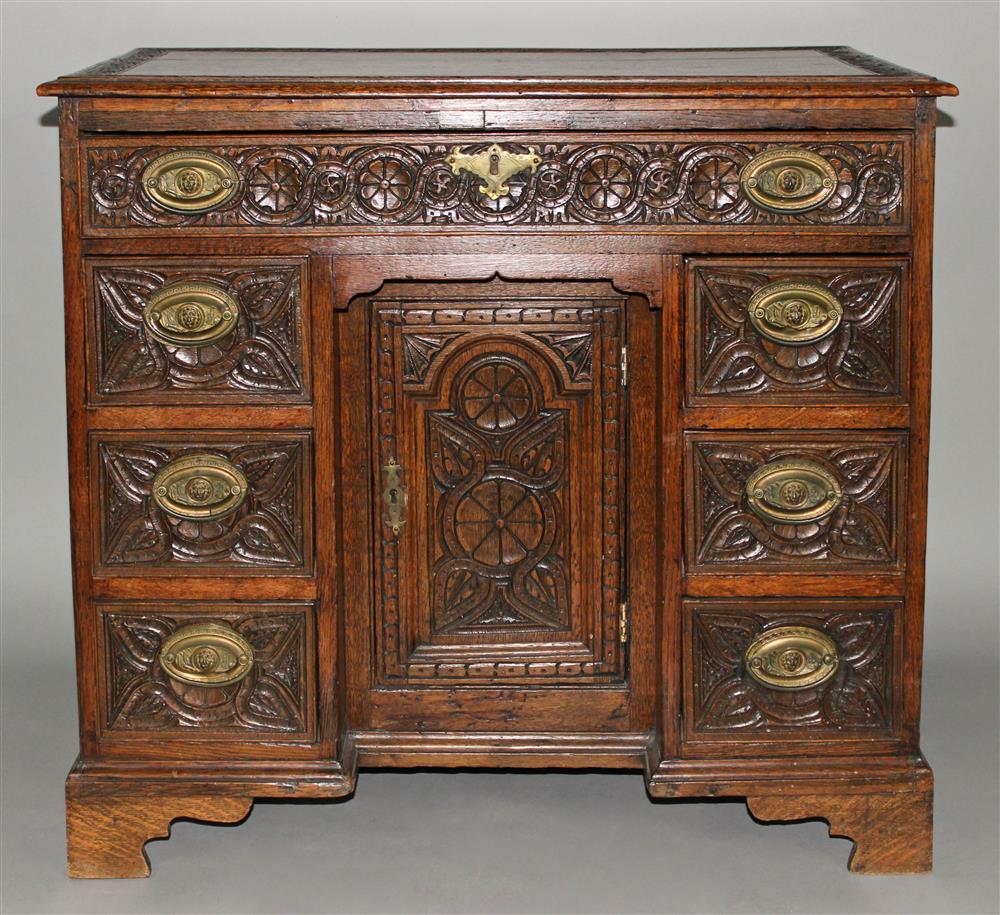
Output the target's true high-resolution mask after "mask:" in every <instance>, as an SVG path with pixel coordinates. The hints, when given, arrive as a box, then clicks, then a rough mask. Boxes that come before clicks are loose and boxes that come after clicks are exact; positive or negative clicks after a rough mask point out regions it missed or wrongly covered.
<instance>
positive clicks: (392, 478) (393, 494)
mask: <svg viewBox="0 0 1000 915" xmlns="http://www.w3.org/2000/svg"><path fill="white" fill-rule="evenodd" d="M402 469H403V468H402V467H400V466H399V464H397V463H396V459H395V458H389V463H387V464H384V465H383V466H382V472H383V473H384V474H385V489H383V490H382V500H383V502H384V503H385V514H384V516H383V520H384V521H385V523H386V524H388V525H389V527H390V528H391V529H392V532H393V533H394V534H396V535H397V536H398V534H399V532H400V531H401V530H402V528H403V524H404V523H405V520H406V519H405V518H404V517H403V513H404V511H405V509H406V490H405V489H404V488H403V484H402V481H401V479H400V474H401V472H402Z"/></svg>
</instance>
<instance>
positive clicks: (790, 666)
mask: <svg viewBox="0 0 1000 915" xmlns="http://www.w3.org/2000/svg"><path fill="white" fill-rule="evenodd" d="M743 660H744V663H745V664H746V669H747V672H748V673H749V674H750V676H751V677H753V679H754V680H756V681H757V682H758V683H760V684H762V685H764V686H769V687H771V688H772V689H808V688H809V687H810V686H819V685H820V684H821V683H825V682H826V681H827V680H829V679H830V677H832V676H833V675H834V674H835V673H836V672H837V668H838V667H839V666H840V656H839V655H838V653H837V644H836V643H835V642H834V641H833V639H831V638H830V637H829V636H828V635H827V634H826V633H825V632H820V631H819V630H818V629H813V628H811V627H809V626H781V627H779V628H777V629H771V630H769V631H767V632H764V633H761V635H759V636H757V638H755V639H754V640H753V641H752V642H751V643H750V645H749V646H748V647H747V650H746V654H745V655H744V659H743Z"/></svg>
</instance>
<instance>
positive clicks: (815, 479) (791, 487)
mask: <svg viewBox="0 0 1000 915" xmlns="http://www.w3.org/2000/svg"><path fill="white" fill-rule="evenodd" d="M746 495H747V503H748V504H749V505H750V508H751V510H752V511H753V512H754V514H756V515H758V516H759V517H761V518H763V519H764V520H765V521H771V522H774V523H777V524H805V523H806V522H809V521H818V520H819V519H820V518H825V517H826V516H827V515H828V514H830V512H832V511H833V510H834V509H835V508H836V507H837V505H839V504H840V500H841V498H842V497H843V489H842V487H841V485H840V481H839V480H837V478H836V477H835V476H834V475H833V474H832V473H830V471H828V470H827V469H826V468H825V467H821V466H820V465H819V464H814V463H813V462H812V461H802V460H786V461H774V462H772V463H770V464H765V465H764V466H763V467H759V468H758V469H757V470H755V471H754V472H753V473H752V474H751V475H750V478H749V479H748V480H747V483H746Z"/></svg>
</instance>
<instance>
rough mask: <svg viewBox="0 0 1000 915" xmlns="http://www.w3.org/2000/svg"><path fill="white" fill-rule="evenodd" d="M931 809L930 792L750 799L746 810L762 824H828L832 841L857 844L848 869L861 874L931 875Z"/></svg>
mask: <svg viewBox="0 0 1000 915" xmlns="http://www.w3.org/2000/svg"><path fill="white" fill-rule="evenodd" d="M932 805H933V792H932V791H931V790H930V789H927V790H923V791H918V790H911V791H894V792H892V793H891V794H861V795H847V796H839V797H838V796H830V795H820V796H817V795H798V796H796V795H792V796H781V795H769V796H766V797H748V798H747V808H748V809H749V810H750V813H751V815H752V816H753V817H754V818H755V819H758V820H763V821H772V820H779V821H782V822H787V821H791V820H805V819H815V818H821V819H824V820H826V821H827V822H828V823H829V825H830V835H831V836H837V837H840V838H847V839H851V840H853V842H854V847H853V848H852V849H851V856H850V858H849V859H848V861H847V867H848V869H849V870H852V871H854V872H856V873H859V874H925V873H927V872H929V871H930V870H931V860H932V848H933V839H934V832H933V831H934V826H933V814H932Z"/></svg>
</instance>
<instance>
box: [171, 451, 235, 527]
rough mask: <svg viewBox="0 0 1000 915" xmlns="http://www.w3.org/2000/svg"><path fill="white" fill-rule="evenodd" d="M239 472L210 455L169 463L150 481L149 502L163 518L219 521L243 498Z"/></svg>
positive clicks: (227, 462)
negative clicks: (160, 510) (157, 508)
mask: <svg viewBox="0 0 1000 915" xmlns="http://www.w3.org/2000/svg"><path fill="white" fill-rule="evenodd" d="M247 489H248V484H247V478H246V477H245V476H244V475H243V471H242V470H240V469H239V468H238V467H236V466H234V465H233V464H230V463H229V461H226V460H223V459H222V458H220V457H216V456H215V455H212V454H192V455H190V456H189V457H184V458H179V459H178V460H176V461H171V462H170V463H169V464H167V466H166V467H164V468H163V469H162V470H161V471H160V472H159V473H158V474H157V475H156V477H155V478H154V479H153V499H154V500H155V501H156V504H157V505H159V506H160V508H162V509H163V510H164V511H165V512H167V514H170V515H174V516H175V517H177V518H184V519H187V520H191V521H207V520H209V519H211V518H221V517H222V516H223V515H228V514H230V513H231V512H234V511H236V509H237V508H239V507H240V506H241V505H242V504H243V500H244V499H246V497H247Z"/></svg>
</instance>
